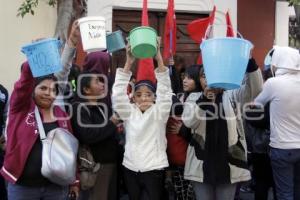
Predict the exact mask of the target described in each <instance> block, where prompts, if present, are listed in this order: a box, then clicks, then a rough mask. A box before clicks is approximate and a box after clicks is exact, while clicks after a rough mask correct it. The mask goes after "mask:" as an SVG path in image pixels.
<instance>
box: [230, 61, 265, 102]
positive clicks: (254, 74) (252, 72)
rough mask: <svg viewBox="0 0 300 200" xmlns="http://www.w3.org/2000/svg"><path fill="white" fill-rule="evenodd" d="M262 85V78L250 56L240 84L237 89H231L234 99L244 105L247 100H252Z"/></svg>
mask: <svg viewBox="0 0 300 200" xmlns="http://www.w3.org/2000/svg"><path fill="white" fill-rule="evenodd" d="M262 86H263V78H262V74H261V71H260V69H259V68H258V66H257V64H256V62H255V60H254V58H251V59H249V63H248V66H247V71H246V74H245V78H244V82H243V84H242V86H241V87H240V88H239V89H237V90H233V91H232V92H233V95H234V98H235V100H236V101H237V102H240V103H241V104H242V105H244V104H245V103H247V102H251V101H253V99H254V98H255V97H256V96H257V95H258V94H259V93H260V91H261V90H262Z"/></svg>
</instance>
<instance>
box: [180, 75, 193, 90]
mask: <svg viewBox="0 0 300 200" xmlns="http://www.w3.org/2000/svg"><path fill="white" fill-rule="evenodd" d="M182 83H183V84H182V85H183V91H184V92H191V91H193V90H195V89H196V83H195V81H194V80H193V79H192V78H191V77H189V76H188V75H184V79H183V82H182Z"/></svg>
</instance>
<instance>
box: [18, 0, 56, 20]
mask: <svg viewBox="0 0 300 200" xmlns="http://www.w3.org/2000/svg"><path fill="white" fill-rule="evenodd" d="M46 3H47V4H48V5H49V6H53V7H54V6H55V5H56V3H57V0H46ZM38 4H39V0H24V2H23V3H22V4H21V6H20V7H19V8H18V13H17V16H18V17H19V16H21V17H22V18H23V17H24V16H25V15H26V14H29V13H30V14H31V15H34V10H35V8H36V7H37V6H38Z"/></svg>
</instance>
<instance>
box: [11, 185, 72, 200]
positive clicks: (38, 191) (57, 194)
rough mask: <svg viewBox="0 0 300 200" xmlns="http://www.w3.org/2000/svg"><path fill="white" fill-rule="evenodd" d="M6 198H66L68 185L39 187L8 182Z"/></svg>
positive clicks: (37, 199)
mask: <svg viewBox="0 0 300 200" xmlns="http://www.w3.org/2000/svg"><path fill="white" fill-rule="evenodd" d="M7 189H8V200H41V199H43V200H66V199H67V196H68V192H69V188H68V187H63V186H59V185H54V184H51V185H47V186H39V187H28V186H21V185H18V184H11V183H8V187H7Z"/></svg>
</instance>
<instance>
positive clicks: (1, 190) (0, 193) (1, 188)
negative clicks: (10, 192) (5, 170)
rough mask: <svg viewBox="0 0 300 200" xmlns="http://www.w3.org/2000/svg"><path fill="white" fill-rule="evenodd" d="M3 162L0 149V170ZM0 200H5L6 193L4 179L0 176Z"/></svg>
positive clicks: (2, 153)
mask: <svg viewBox="0 0 300 200" xmlns="http://www.w3.org/2000/svg"><path fill="white" fill-rule="evenodd" d="M3 160H4V152H3V151H2V150H1V149H0V169H1V167H2V165H3ZM0 199H1V200H6V199H7V192H6V186H5V181H4V178H3V177H2V176H1V175H0Z"/></svg>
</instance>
